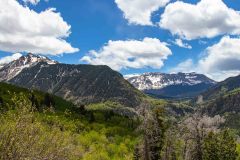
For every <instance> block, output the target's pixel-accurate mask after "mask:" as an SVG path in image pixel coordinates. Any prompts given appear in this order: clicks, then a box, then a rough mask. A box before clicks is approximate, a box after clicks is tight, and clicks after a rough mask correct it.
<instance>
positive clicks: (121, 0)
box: [115, 0, 170, 25]
mask: <svg viewBox="0 0 240 160" xmlns="http://www.w3.org/2000/svg"><path fill="white" fill-rule="evenodd" d="M169 1H170V0H131V1H130V0H115V3H116V4H117V5H118V8H119V9H121V10H122V11H123V13H124V17H125V18H126V19H127V20H128V22H129V23H131V24H137V25H153V24H152V21H151V15H152V13H153V12H154V11H157V10H158V9H159V8H160V7H164V6H165V5H166V4H167V3H168V2H169Z"/></svg>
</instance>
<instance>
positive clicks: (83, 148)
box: [0, 83, 140, 160]
mask: <svg viewBox="0 0 240 160" xmlns="http://www.w3.org/2000/svg"><path fill="white" fill-rule="evenodd" d="M33 97H34V98H33ZM36 104H38V105H37V106H35V105H36ZM111 105H113V104H111V103H110V102H109V103H108V104H94V106H95V108H93V106H81V107H79V108H76V107H75V106H74V105H73V104H72V103H71V102H67V101H65V100H63V99H61V98H59V97H56V96H53V95H49V94H47V93H43V92H39V91H29V90H27V89H24V88H20V87H16V86H13V85H10V84H5V83H0V108H1V112H0V135H1V137H5V138H1V139H0V159H18V158H21V157H23V155H22V154H24V155H25V156H24V157H25V158H26V157H27V158H28V159H34V158H36V157H37V158H38V159H47V158H49V157H51V156H53V155H54V157H53V158H52V159H53V160H59V159H73V160H75V159H84V160H91V159H97V158H100V159H132V157H133V151H134V146H135V144H136V143H137V142H138V137H139V135H140V134H139V133H137V132H136V131H135V129H136V128H137V127H138V125H139V121H138V120H136V119H134V118H133V117H132V118H129V117H126V116H121V115H119V114H115V113H113V112H112V111H111V110H108V108H110V107H111ZM115 106H116V105H115ZM8 140H10V141H11V143H10V144H9V141H8ZM30 146H31V147H30ZM30 148H31V149H30ZM11 153H14V155H12V154H11Z"/></svg>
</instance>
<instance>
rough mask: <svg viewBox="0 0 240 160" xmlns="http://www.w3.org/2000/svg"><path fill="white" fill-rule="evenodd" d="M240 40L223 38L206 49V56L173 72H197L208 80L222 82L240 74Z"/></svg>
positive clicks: (184, 64) (185, 63)
mask: <svg viewBox="0 0 240 160" xmlns="http://www.w3.org/2000/svg"><path fill="white" fill-rule="evenodd" d="M239 44H240V38H231V37H229V36H225V37H223V38H222V39H221V40H220V41H219V42H218V43H217V44H215V45H213V46H210V47H208V48H207V49H206V51H205V52H206V55H205V56H204V57H202V58H200V59H199V60H198V62H197V63H196V64H194V63H193V61H192V60H187V61H184V62H182V63H180V64H179V65H177V66H176V67H175V68H173V69H171V71H174V72H178V71H179V72H192V71H195V72H198V73H203V74H206V75H207V76H209V77H210V78H212V79H214V80H217V81H222V80H224V79H226V78H228V77H231V76H237V75H239V74H240V65H239V64H240V45H239Z"/></svg>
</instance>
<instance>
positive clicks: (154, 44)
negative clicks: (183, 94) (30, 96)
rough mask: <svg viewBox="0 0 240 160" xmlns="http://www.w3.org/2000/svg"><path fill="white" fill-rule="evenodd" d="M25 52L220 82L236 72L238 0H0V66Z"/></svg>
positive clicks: (238, 63)
mask: <svg viewBox="0 0 240 160" xmlns="http://www.w3.org/2000/svg"><path fill="white" fill-rule="evenodd" d="M28 52H31V53H34V54H41V55H45V56H49V57H50V58H52V59H54V60H57V61H59V62H61V63H68V64H93V65H108V66H109V67H111V68H112V69H114V70H116V71H119V72H120V73H122V74H123V75H127V74H139V73H144V72H164V73H165V72H166V73H177V72H197V73H201V74H205V75H207V76H209V77H210V78H212V79H214V80H216V81H221V80H224V79H225V78H228V77H230V76H236V75H238V74H240V1H239V0H179V1H176V0H1V1H0V65H2V64H4V63H7V62H10V61H11V60H14V59H17V58H19V57H20V56H21V55H24V54H26V53H28Z"/></svg>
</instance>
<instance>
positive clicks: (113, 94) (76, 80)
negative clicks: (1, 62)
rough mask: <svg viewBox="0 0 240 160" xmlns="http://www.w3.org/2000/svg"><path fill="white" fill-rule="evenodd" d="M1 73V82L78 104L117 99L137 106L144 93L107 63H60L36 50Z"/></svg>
mask: <svg viewBox="0 0 240 160" xmlns="http://www.w3.org/2000/svg"><path fill="white" fill-rule="evenodd" d="M29 57H30V58H29ZM39 58H40V59H39ZM29 59H31V60H32V61H27V60H29ZM23 62H24V63H23ZM25 62H26V63H25ZM27 62H29V63H27ZM11 71H14V72H11ZM0 75H2V76H1V77H3V78H2V79H0V81H2V82H8V83H11V84H14V85H17V86H20V87H25V88H28V89H37V90H40V91H43V92H48V93H51V94H54V95H57V96H60V97H62V98H65V99H66V100H70V101H72V102H74V103H75V104H88V103H98V102H104V101H116V102H119V103H121V104H124V105H126V106H130V107H137V106H138V105H139V103H140V101H141V97H142V96H144V95H143V94H142V93H141V92H140V91H138V90H137V89H135V88H134V87H133V86H132V85H131V84H130V83H129V82H127V81H126V80H125V79H124V78H123V76H122V75H121V74H120V73H118V72H116V71H113V70H112V69H111V68H109V67H108V66H103V65H102V66H94V65H85V64H80V65H73V64H61V63H58V62H56V61H52V60H50V59H48V58H45V57H42V56H37V55H33V54H28V55H26V56H23V57H21V58H19V59H18V60H16V61H13V62H11V63H9V64H7V65H6V66H4V67H3V68H2V69H0Z"/></svg>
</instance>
